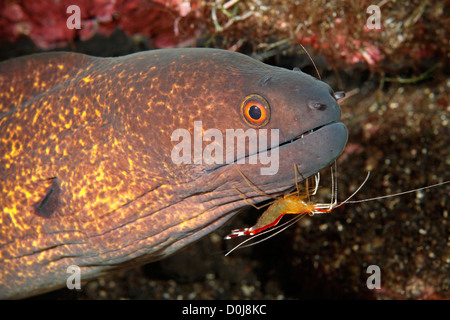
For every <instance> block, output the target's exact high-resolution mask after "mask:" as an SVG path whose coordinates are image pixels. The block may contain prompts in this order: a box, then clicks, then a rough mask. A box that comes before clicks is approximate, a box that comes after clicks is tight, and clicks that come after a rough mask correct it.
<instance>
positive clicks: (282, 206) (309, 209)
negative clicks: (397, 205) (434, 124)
mask: <svg viewBox="0 0 450 320" xmlns="http://www.w3.org/2000/svg"><path fill="white" fill-rule="evenodd" d="M334 167H335V169H334V170H335V171H336V174H335V173H334V172H333V166H332V167H331V181H332V184H331V191H332V193H331V201H330V202H329V203H314V202H311V200H310V197H311V196H314V195H316V193H317V190H318V187H319V182H320V174H319V173H316V174H315V175H314V181H315V182H314V187H313V188H309V182H308V181H309V179H306V186H305V192H304V193H303V194H301V193H300V191H299V186H298V182H297V181H298V180H297V172H298V168H297V166H296V165H294V169H295V178H296V179H295V181H296V189H297V191H296V192H293V193H290V194H287V195H284V196H283V197H280V198H277V199H275V201H273V202H272V203H271V204H270V206H269V207H268V208H267V210H266V211H265V212H264V213H263V214H262V215H261V216H260V218H259V219H258V221H257V222H256V224H255V225H253V226H252V227H248V228H243V229H235V230H232V232H231V233H230V234H229V235H227V236H226V237H225V239H226V240H228V239H233V238H236V237H240V236H252V237H251V238H248V239H246V240H245V241H243V242H241V243H240V244H238V245H237V246H235V247H234V248H233V249H231V250H230V251H228V252H227V253H226V254H225V255H226V256H227V255H229V254H230V253H231V252H233V251H234V250H236V249H238V248H239V247H241V248H242V247H243V245H244V244H245V243H247V242H248V241H250V240H252V239H253V238H255V237H258V236H261V235H263V234H265V233H267V232H272V231H274V230H276V229H280V230H278V231H277V232H276V233H273V234H271V235H269V236H268V237H266V238H264V239H262V240H259V241H257V242H253V243H251V244H249V245H247V246H251V245H255V244H257V243H260V242H262V241H265V240H267V239H269V238H270V237H273V236H275V235H276V234H278V233H280V232H282V231H284V230H285V229H287V228H289V227H290V226H291V225H293V224H295V223H297V222H298V221H299V220H300V219H302V218H303V217H305V216H306V215H310V216H313V215H316V214H325V213H330V212H331V211H333V210H334V209H336V208H338V207H340V206H342V205H344V204H348V203H362V202H368V201H375V200H381V199H385V198H391V197H396V196H401V195H404V194H408V193H413V192H417V191H421V190H425V189H430V188H434V187H438V186H442V185H445V184H448V183H450V180H448V181H444V182H440V183H436V184H433V185H429V186H425V187H422V188H417V189H412V190H408V191H403V192H399V193H395V194H389V195H384V196H378V197H374V198H368V199H363V200H354V201H350V199H352V198H353V197H354V196H355V195H356V194H357V193H358V192H359V191H360V190H361V188H362V187H363V186H364V184H365V183H366V182H367V180H368V179H369V177H370V172H368V173H367V176H366V178H365V179H364V181H363V182H362V183H361V185H360V186H359V187H358V188H357V189H356V190H355V191H354V192H353V193H352V194H351V195H350V196H349V197H348V198H347V199H346V200H344V201H342V202H338V200H337V169H336V167H337V166H336V162H335V165H334ZM240 174H241V175H242V177H243V178H244V180H245V181H246V182H247V184H248V185H249V186H250V187H252V188H253V189H254V190H258V189H257V188H256V187H255V186H254V185H252V184H251V182H250V181H249V180H248V178H246V177H245V176H244V174H243V173H242V172H240ZM235 189H236V188H235ZM310 189H311V190H312V192H311V193H310ZM236 191H238V192H239V194H241V196H242V197H243V198H244V200H245V201H247V202H248V203H249V204H250V205H252V206H253V207H255V208H256V209H261V208H262V207H264V205H263V206H261V207H258V206H256V205H254V204H253V203H251V202H250V201H248V200H247V198H246V197H245V196H244V195H243V194H242V193H241V192H240V191H239V190H237V189H236ZM259 192H260V191H259ZM286 214H294V215H298V216H297V217H295V218H294V219H291V220H289V221H287V222H285V223H283V224H281V225H278V223H279V222H280V220H281V218H282V217H283V216H284V215H286ZM277 225H278V226H277ZM244 247H245V246H244Z"/></svg>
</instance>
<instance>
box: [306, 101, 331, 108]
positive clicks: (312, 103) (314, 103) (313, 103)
mask: <svg viewBox="0 0 450 320" xmlns="http://www.w3.org/2000/svg"><path fill="white" fill-rule="evenodd" d="M308 106H309V107H310V108H311V109H313V110H325V109H326V108H327V105H326V104H325V103H321V102H318V101H309V102H308Z"/></svg>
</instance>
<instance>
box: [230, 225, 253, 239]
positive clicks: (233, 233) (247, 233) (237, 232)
mask: <svg viewBox="0 0 450 320" xmlns="http://www.w3.org/2000/svg"><path fill="white" fill-rule="evenodd" d="M252 231H253V227H252V228H243V229H234V230H232V231H231V233H230V234H229V235H227V236H226V237H225V238H224V239H226V240H228V239H233V238H236V237H240V236H250V235H252V234H253V233H252Z"/></svg>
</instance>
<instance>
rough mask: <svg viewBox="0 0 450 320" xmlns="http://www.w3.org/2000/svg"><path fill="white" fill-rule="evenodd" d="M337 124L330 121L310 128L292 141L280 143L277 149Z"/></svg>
mask: <svg viewBox="0 0 450 320" xmlns="http://www.w3.org/2000/svg"><path fill="white" fill-rule="evenodd" d="M338 122H339V121H331V122H327V123H325V124H322V125H320V126H317V127H314V128H312V129H308V130H307V131H305V132H303V133H301V134H299V135H297V136H295V137H294V138H293V139H290V140H286V141H284V142H282V143H280V144H279V145H278V146H277V147H282V146H284V145H287V144H290V143H293V142H295V141H297V140H300V139H303V138H304V137H306V136H308V135H310V134H313V133H314V132H316V131H319V130H320V129H322V128H323V127H326V126H329V125H332V124H334V123H338ZM270 149H271V148H270V147H269V148H268V149H267V150H266V151H270Z"/></svg>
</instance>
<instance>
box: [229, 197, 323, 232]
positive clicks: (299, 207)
mask: <svg viewBox="0 0 450 320" xmlns="http://www.w3.org/2000/svg"><path fill="white" fill-rule="evenodd" d="M305 198H306V196H296V195H290V196H284V197H283V198H281V199H277V200H275V201H274V203H272V204H271V205H270V206H269V207H268V208H267V210H266V211H264V213H263V214H262V215H261V217H259V219H258V221H257V222H256V224H255V225H254V226H252V227H250V228H244V229H236V230H233V231H232V232H231V234H229V235H228V236H227V237H226V238H225V239H232V238H234V237H239V236H243V235H247V236H251V235H255V234H257V233H260V232H261V231H263V230H265V229H268V228H271V227H273V226H275V225H277V224H278V222H280V220H281V218H282V217H283V216H284V215H285V214H305V213H308V214H309V213H312V212H314V211H315V209H316V206H315V205H314V204H308V203H306V202H305V201H304V199H305Z"/></svg>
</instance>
